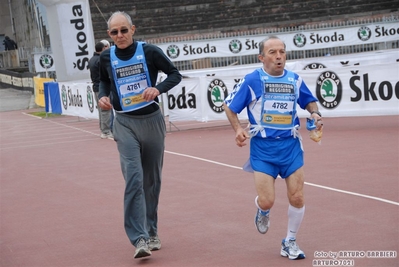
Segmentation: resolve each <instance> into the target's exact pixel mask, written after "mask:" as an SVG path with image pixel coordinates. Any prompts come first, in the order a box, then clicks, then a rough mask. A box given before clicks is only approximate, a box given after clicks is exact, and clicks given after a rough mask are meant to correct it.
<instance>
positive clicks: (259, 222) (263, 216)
mask: <svg viewBox="0 0 399 267" xmlns="http://www.w3.org/2000/svg"><path fill="white" fill-rule="evenodd" d="M269 211H270V210H267V211H262V210H260V209H259V208H258V211H257V212H256V215H255V226H256V229H258V232H259V233H261V234H266V232H267V230H269V226H270V220H269Z"/></svg>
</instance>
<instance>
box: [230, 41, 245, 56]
mask: <svg viewBox="0 0 399 267" xmlns="http://www.w3.org/2000/svg"><path fill="white" fill-rule="evenodd" d="M229 49H230V51H231V52H232V53H234V54H237V53H240V52H241V49H242V44H241V41H240V40H237V39H235V40H232V41H230V43H229Z"/></svg>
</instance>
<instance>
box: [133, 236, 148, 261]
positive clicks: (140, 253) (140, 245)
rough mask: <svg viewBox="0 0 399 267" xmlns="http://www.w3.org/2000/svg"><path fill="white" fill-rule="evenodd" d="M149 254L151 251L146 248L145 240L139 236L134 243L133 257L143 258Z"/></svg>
mask: <svg viewBox="0 0 399 267" xmlns="http://www.w3.org/2000/svg"><path fill="white" fill-rule="evenodd" d="M148 256H151V251H150V249H149V248H148V244H147V241H146V240H145V239H144V238H140V239H139V241H138V242H137V243H136V251H135V252H134V258H143V257H148Z"/></svg>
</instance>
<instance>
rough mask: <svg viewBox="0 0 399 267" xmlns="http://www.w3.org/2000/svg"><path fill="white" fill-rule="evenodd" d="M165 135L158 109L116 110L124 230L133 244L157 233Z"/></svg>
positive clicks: (115, 133)
mask: <svg viewBox="0 0 399 267" xmlns="http://www.w3.org/2000/svg"><path fill="white" fill-rule="evenodd" d="M165 135H166V126H165V121H164V118H163V115H162V113H161V111H160V110H158V111H157V112H154V113H152V114H149V115H143V116H129V115H124V114H121V113H117V114H116V117H115V121H114V139H115V141H116V143H117V146H118V150H119V154H120V162H121V168H122V174H123V177H124V179H125V196H124V218H125V219H124V220H125V231H126V234H127V236H128V238H129V240H130V242H131V243H132V244H133V245H135V244H136V242H137V241H138V240H139V239H140V238H141V237H144V238H145V239H148V238H149V236H155V235H156V234H157V224H158V200H159V193H160V190H161V175H162V166H163V156H164V149H165Z"/></svg>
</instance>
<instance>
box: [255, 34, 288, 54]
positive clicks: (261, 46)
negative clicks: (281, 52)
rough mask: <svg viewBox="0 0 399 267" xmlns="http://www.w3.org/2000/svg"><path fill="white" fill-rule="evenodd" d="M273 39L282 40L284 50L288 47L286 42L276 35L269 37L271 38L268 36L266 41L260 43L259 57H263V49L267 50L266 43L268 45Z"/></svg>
mask: <svg viewBox="0 0 399 267" xmlns="http://www.w3.org/2000/svg"><path fill="white" fill-rule="evenodd" d="M271 39H277V40H280V41H281V42H283V44H284V48H285V47H286V46H285V43H284V41H283V40H281V39H280V38H279V37H278V36H276V35H269V36H267V37H266V38H265V39H263V40H262V41H261V42H260V43H259V55H262V53H263V49H264V48H265V43H266V42H267V41H269V40H271Z"/></svg>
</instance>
